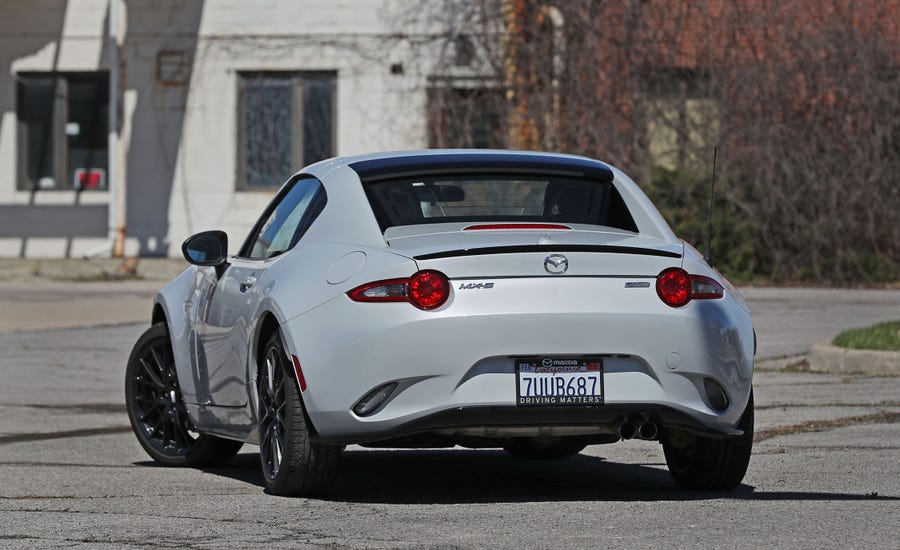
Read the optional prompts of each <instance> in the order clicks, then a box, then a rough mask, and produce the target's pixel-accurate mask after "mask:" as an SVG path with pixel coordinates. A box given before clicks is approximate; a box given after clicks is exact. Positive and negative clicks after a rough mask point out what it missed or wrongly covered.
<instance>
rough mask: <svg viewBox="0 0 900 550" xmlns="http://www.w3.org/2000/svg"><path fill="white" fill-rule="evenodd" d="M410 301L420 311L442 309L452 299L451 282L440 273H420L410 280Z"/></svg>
mask: <svg viewBox="0 0 900 550" xmlns="http://www.w3.org/2000/svg"><path fill="white" fill-rule="evenodd" d="M408 291H409V301H410V303H412V305H414V306H416V307H417V308H419V309H434V308H436V307H441V306H442V305H444V302H446V301H447V298H449V297H450V281H448V280H447V277H446V275H444V274H443V273H441V272H440V271H428V270H426V271H419V272H418V273H416V274H415V275H413V276H412V277H410V278H409V285H408Z"/></svg>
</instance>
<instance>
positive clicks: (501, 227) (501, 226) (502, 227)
mask: <svg viewBox="0 0 900 550" xmlns="http://www.w3.org/2000/svg"><path fill="white" fill-rule="evenodd" d="M509 229H538V230H544V229H548V230H551V231H552V230H561V231H567V230H570V229H572V228H571V227H569V226H568V225H562V224H559V223H484V224H479V225H469V226H466V227H463V231H506V230H509Z"/></svg>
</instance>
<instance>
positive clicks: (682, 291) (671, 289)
mask: <svg viewBox="0 0 900 550" xmlns="http://www.w3.org/2000/svg"><path fill="white" fill-rule="evenodd" d="M656 294H657V295H659V298H660V299H661V300H662V301H663V302H665V303H666V305H669V306H672V307H681V306H683V305H685V304H687V303H688V302H690V301H691V300H715V299H717V298H721V297H722V296H724V295H725V289H723V288H722V285H720V284H719V283H718V282H717V281H715V280H714V279H711V278H709V277H704V276H703V275H691V274H689V273H688V272H687V271H685V270H683V269H680V268H677V267H673V268H670V269H666V270H663V272H662V273H660V274H659V275H658V276H657V277H656Z"/></svg>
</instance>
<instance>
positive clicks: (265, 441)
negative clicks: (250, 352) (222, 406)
mask: <svg viewBox="0 0 900 550" xmlns="http://www.w3.org/2000/svg"><path fill="white" fill-rule="evenodd" d="M262 369H263V371H264V372H262V373H260V374H261V375H262V376H260V380H259V413H260V415H259V438H260V444H259V456H260V460H261V461H262V469H263V474H264V475H265V476H266V479H275V478H276V477H277V476H278V471H279V470H280V469H281V463H282V461H283V460H284V436H285V433H286V431H287V429H286V428H287V425H286V423H285V418H284V417H285V413H286V406H287V402H286V399H285V395H284V394H285V392H284V389H285V388H284V384H285V375H284V369H283V368H282V366H281V363H280V361H279V358H278V348H277V347H276V346H269V347H268V348H267V349H266V356H265V359H264V363H263V365H262Z"/></svg>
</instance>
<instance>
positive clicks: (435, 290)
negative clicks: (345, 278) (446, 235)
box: [347, 270, 450, 309]
mask: <svg viewBox="0 0 900 550" xmlns="http://www.w3.org/2000/svg"><path fill="white" fill-rule="evenodd" d="M347 296H349V297H350V299H351V300H353V301H354V302H409V303H411V304H412V305H414V306H416V307H417V308H419V309H435V308H438V307H441V306H442V305H444V303H445V302H446V301H447V298H449V297H450V281H449V280H448V279H447V276H446V275H444V274H443V273H441V272H440V271H433V270H425V271H419V272H417V273H415V274H414V275H413V276H412V277H410V278H409V279H387V280H384V281H375V282H372V283H367V284H364V285H361V286H358V287H356V288H354V289H353V290H351V291H350V292H348V293H347Z"/></svg>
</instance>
